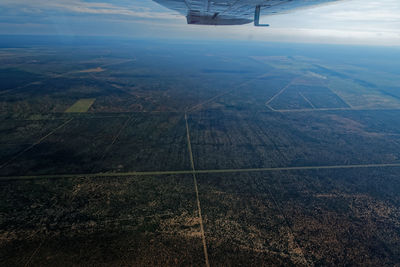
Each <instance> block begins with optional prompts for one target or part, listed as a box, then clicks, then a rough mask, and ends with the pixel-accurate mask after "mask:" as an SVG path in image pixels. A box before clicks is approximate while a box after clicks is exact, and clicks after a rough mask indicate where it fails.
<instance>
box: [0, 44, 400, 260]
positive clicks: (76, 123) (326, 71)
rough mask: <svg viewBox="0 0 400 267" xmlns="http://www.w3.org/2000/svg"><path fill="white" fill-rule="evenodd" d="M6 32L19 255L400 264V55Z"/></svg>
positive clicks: (1, 187) (8, 159)
mask: <svg viewBox="0 0 400 267" xmlns="http://www.w3.org/2000/svg"><path fill="white" fill-rule="evenodd" d="M24 38H27V40H25V39H24ZM6 39H7V38H6ZM7 40H8V41H7V42H6V41H4V40H3V41H2V42H0V66H1V67H0V195H1V198H2V200H1V201H0V262H2V265H4V266H56V265H57V266H60V265H61V266H71V265H78V266H132V265H134V266H138V265H140V266H149V265H157V266H177V265H180V266H188V265H195V266H201V265H206V266H207V265H210V266H222V265H225V266H226V265H228V266H229V265H230V266H243V265H247V266H263V265H264V266H271V265H273V266H282V265H285V266H287V265H289V266H290V265H297V266H337V265H340V266H343V265H357V266H379V265H381V266H397V265H399V263H400V256H399V255H400V249H399V248H400V87H399V81H400V71H399V70H400V65H399V62H400V58H397V59H396V58H393V56H392V54H393V53H389V52H388V53H387V54H385V53H384V52H382V51H381V50H378V48H373V47H370V48H357V47H350V48H343V47H340V46H337V47H336V46H333V47H332V46H331V47H328V48H327V47H325V46H322V45H320V46H314V45H299V46H298V47H297V46H296V45H285V44H265V45H254V46H252V44H248V43H236V44H235V45H229V46H227V44H226V43H212V44H208V46H207V49H206V48H205V47H206V46H205V45H204V44H202V43H200V44H199V43H195V42H193V43H192V42H189V41H185V42H182V43H176V44H174V45H172V46H168V47H167V48H165V47H164V46H163V43H162V42H161V41H141V40H113V41H111V40H109V41H106V42H105V41H104V40H102V41H101V42H100V41H96V39H95V38H94V39H93V40H92V41H90V42H89V43H87V42H83V41H82V43H81V42H78V41H77V40H75V41H76V43H66V44H65V43H60V42H59V41H56V40H50V41H48V42H47V44H46V45H29V41H30V40H29V37H21V39H18V38H16V39H15V38H14V39H13V38H11V37H8V39H7ZM99 43H101V45H100V44H99ZM242 47H246V48H249V47H251V49H243V50H242V49H241V48H242ZM345 49H348V51H347V50H346V51H344V50H345ZM363 49H364V50H363ZM368 49H369V50H368ZM388 49H394V48H388ZM366 50H367V51H366ZM243 51H246V52H243ZM249 51H252V52H251V53H249ZM326 51H330V54H328V53H326ZM332 51H333V52H332ZM366 52H368V55H369V57H366V56H365V54H366ZM398 54H400V53H398ZM342 55H346V57H341V56H342ZM349 55H351V56H349ZM378 58H379V60H377V59H378Z"/></svg>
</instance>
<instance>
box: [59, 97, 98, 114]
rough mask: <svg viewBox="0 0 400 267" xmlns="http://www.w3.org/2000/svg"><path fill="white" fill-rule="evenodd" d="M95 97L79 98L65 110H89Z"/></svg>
mask: <svg viewBox="0 0 400 267" xmlns="http://www.w3.org/2000/svg"><path fill="white" fill-rule="evenodd" d="M94 101H96V99H95V98H87V99H79V100H78V101H76V102H75V103H74V104H73V105H72V106H70V107H69V108H68V109H67V110H66V111H65V112H66V113H72V112H87V111H88V110H89V109H90V107H91V106H92V105H93V103H94Z"/></svg>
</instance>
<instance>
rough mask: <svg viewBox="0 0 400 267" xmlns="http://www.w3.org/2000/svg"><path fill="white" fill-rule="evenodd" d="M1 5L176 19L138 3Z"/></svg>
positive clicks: (66, 0) (59, 0) (71, 0)
mask: <svg viewBox="0 0 400 267" xmlns="http://www.w3.org/2000/svg"><path fill="white" fill-rule="evenodd" d="M0 6H4V7H6V8H7V7H8V8H9V9H14V10H15V9H18V10H19V11H20V12H21V13H22V12H23V13H31V14H39V13H40V14H48V13H49V12H50V13H51V12H52V11H53V12H54V11H57V12H61V13H63V14H64V15H68V14H70V15H73V14H93V15H118V16H128V17H134V18H145V19H176V15H174V14H172V12H159V11H152V10H151V9H150V8H148V7H145V6H138V5H125V6H121V5H115V4H110V3H103V2H85V1H82V0H35V1H24V0H12V1H11V0H2V3H1V4H0Z"/></svg>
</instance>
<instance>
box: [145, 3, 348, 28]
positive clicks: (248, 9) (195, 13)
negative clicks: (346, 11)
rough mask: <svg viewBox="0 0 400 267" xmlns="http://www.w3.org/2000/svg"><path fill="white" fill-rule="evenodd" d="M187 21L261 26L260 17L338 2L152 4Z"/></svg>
mask: <svg viewBox="0 0 400 267" xmlns="http://www.w3.org/2000/svg"><path fill="white" fill-rule="evenodd" d="M153 1H155V2H157V3H159V4H161V5H163V6H165V7H167V8H169V9H172V10H175V11H178V12H179V13H180V14H183V15H185V16H186V18H187V23H188V24H199V25H241V24H247V23H251V22H254V26H269V25H268V24H260V13H261V11H262V13H263V15H274V14H282V13H287V12H289V11H293V10H298V9H301V8H307V7H314V6H316V5H321V4H326V3H330V2H337V1H340V0H153Z"/></svg>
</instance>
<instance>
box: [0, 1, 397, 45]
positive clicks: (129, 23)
mask: <svg viewBox="0 0 400 267" xmlns="http://www.w3.org/2000/svg"><path fill="white" fill-rule="evenodd" d="M262 22H265V23H269V24H271V27H269V28H255V27H253V26H252V25H244V26H228V27H226V26H224V27H221V26H220V27H215V26H194V25H187V24H186V20H185V18H184V17H183V16H181V15H179V14H177V13H176V12H174V11H172V10H169V9H167V8H164V7H161V6H159V5H158V4H157V3H155V2H153V1H151V0H111V1H101V0H86V1H85V0H34V1H33V0H1V1H0V34H58V35H66V34H67V35H105V36H124V37H134V38H145V37H151V38H154V37H155V38H173V39H179V38H183V39H202V40H204V39H224V40H227V39H237V40H252V41H278V42H306V43H340V44H366V45H390V46H400V1H399V0H382V1H370V0H343V1H341V2H338V3H335V4H330V5H326V6H322V7H318V8H313V9H308V10H301V11H297V12H294V13H290V14H284V15H275V16H268V17H263V18H262Z"/></svg>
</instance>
